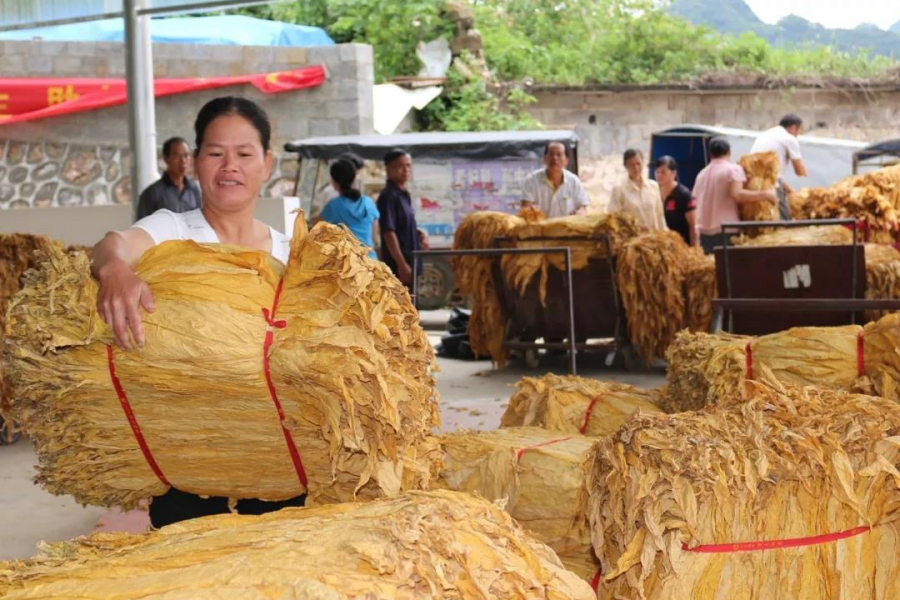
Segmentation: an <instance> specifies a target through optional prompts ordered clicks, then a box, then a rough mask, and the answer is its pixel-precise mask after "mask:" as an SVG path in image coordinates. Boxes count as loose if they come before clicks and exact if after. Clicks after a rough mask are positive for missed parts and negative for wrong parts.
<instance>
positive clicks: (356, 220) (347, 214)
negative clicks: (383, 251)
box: [320, 196, 381, 260]
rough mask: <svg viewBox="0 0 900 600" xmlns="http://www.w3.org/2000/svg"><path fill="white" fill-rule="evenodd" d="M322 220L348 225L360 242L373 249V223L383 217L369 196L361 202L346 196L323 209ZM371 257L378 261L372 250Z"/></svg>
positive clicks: (329, 203)
mask: <svg viewBox="0 0 900 600" xmlns="http://www.w3.org/2000/svg"><path fill="white" fill-rule="evenodd" d="M320 216H321V217H322V220H323V221H325V222H327V223H332V224H333V225H346V226H347V229H349V230H350V231H352V232H353V235H355V236H356V237H357V238H358V239H359V241H361V242H362V243H363V244H365V245H366V246H368V247H369V248H372V247H373V246H374V245H375V244H374V242H373V241H372V223H374V222H375V221H376V219H378V218H379V217H380V216H381V215H380V214H379V213H378V207H376V206H375V201H374V200H372V199H371V198H369V197H368V196H361V197H360V199H359V200H351V199H350V198H347V197H346V196H338V197H337V198H332V199H331V200H329V201H328V204H326V205H325V208H323V209H322V214H321V215H320ZM369 256H370V257H372V258H374V259H376V260H377V259H378V255H377V254H375V251H374V250H372V251H371V252H369Z"/></svg>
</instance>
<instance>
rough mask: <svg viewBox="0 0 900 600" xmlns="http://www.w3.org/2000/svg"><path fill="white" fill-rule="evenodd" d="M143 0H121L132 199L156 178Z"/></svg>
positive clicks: (150, 55) (150, 49) (150, 50)
mask: <svg viewBox="0 0 900 600" xmlns="http://www.w3.org/2000/svg"><path fill="white" fill-rule="evenodd" d="M145 3H146V0H123V3H122V9H123V18H124V20H125V73H126V76H127V78H128V80H127V89H128V141H129V145H130V146H131V202H132V206H133V209H134V211H135V212H136V211H137V204H138V197H139V196H140V194H141V192H142V191H143V190H144V189H145V188H146V187H147V186H148V185H150V184H151V183H153V182H154V181H156V180H157V179H158V178H159V172H158V171H157V168H156V108H155V104H154V100H153V47H152V44H151V43H150V17H142V16H138V11H139V10H140V9H142V8H143V7H144V5H145Z"/></svg>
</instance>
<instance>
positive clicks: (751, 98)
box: [528, 87, 900, 159]
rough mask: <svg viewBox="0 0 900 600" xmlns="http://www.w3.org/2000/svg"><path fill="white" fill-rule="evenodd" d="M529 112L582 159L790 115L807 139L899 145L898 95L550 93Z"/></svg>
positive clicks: (766, 124)
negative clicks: (572, 134)
mask: <svg viewBox="0 0 900 600" xmlns="http://www.w3.org/2000/svg"><path fill="white" fill-rule="evenodd" d="M533 93H534V95H535V97H536V98H537V102H536V103H534V104H532V105H530V106H529V107H528V110H529V112H530V113H531V114H532V115H533V116H534V117H535V118H537V119H539V120H540V121H541V122H542V123H543V124H544V125H545V126H546V127H547V128H548V129H575V130H576V131H577V132H578V135H579V137H580V138H581V143H580V144H579V149H578V154H579V159H580V158H582V157H584V158H586V159H592V158H603V157H605V156H609V155H619V156H621V153H622V152H624V151H625V150H626V149H628V148H638V149H640V150H643V151H645V152H647V151H648V150H649V149H650V136H651V135H652V134H653V133H654V132H655V131H660V130H662V129H666V128H668V127H674V126H677V125H682V124H686V123H692V124H702V125H720V126H725V127H737V128H742V129H755V130H764V129H768V128H770V127H774V126H775V125H777V124H778V121H779V120H780V119H781V117H782V116H784V115H785V114H787V113H797V114H799V115H800V116H801V117H802V118H803V120H804V122H805V124H806V125H805V129H806V131H805V133H807V134H809V135H816V136H821V137H835V138H843V139H849V140H857V141H870V142H876V141H879V140H883V139H889V138H893V137H896V125H895V124H896V123H897V120H898V118H900V89H881V90H877V89H876V90H873V89H866V88H863V87H855V88H842V89H814V88H796V89H749V90H748V89H694V90H689V89H679V90H628V91H613V90H604V89H548V88H543V89H539V90H537V91H534V92H533Z"/></svg>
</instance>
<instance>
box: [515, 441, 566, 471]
mask: <svg viewBox="0 0 900 600" xmlns="http://www.w3.org/2000/svg"><path fill="white" fill-rule="evenodd" d="M571 439H572V436H569V437H564V438H559V439H558V440H548V441H546V442H541V443H540V444H535V445H533V446H525V447H524V448H519V450H518V451H517V452H516V464H518V462H519V461H520V460H522V455H523V454H525V452H527V451H528V450H533V449H534V448H540V447H542V446H550V445H551V444H558V443H560V442H565V441H566V440H571Z"/></svg>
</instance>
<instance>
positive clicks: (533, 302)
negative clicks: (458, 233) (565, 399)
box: [413, 235, 625, 375]
mask: <svg viewBox="0 0 900 600" xmlns="http://www.w3.org/2000/svg"><path fill="white" fill-rule="evenodd" d="M529 241H541V242H547V243H551V244H552V243H556V242H558V243H560V244H564V243H571V242H573V241H592V242H595V243H601V244H604V245H605V246H606V249H607V256H606V257H605V258H597V259H591V260H590V261H589V263H588V266H587V267H586V268H584V269H579V270H578V271H572V265H571V249H570V248H569V247H567V246H552V247H544V248H512V247H509V246H510V245H511V243H512V240H510V239H508V238H497V239H496V240H495V243H496V245H497V246H499V247H497V248H492V249H485V250H430V251H420V252H416V253H415V255H414V258H413V262H414V263H415V264H414V265H413V268H414V269H415V266H416V264H418V261H419V260H420V259H425V258H426V257H430V256H467V255H468V256H472V255H476V256H490V257H494V258H495V261H494V269H493V277H494V282H495V288H496V289H497V293H498V295H499V300H500V305H501V306H502V307H503V311H504V317H505V320H506V323H507V325H506V334H505V339H504V346H505V347H506V348H507V349H510V350H520V351H522V352H523V353H524V356H525V359H526V364H528V366H530V367H532V368H534V367H536V366H537V364H538V361H539V359H538V351H539V350H541V349H545V350H565V351H568V355H569V372H570V373H571V374H572V375H575V374H576V373H577V359H576V356H577V354H578V353H581V352H607V356H606V363H607V365H611V364H612V362H613V361H614V360H615V357H616V355H617V353H619V352H620V351H621V350H622V349H623V347H624V341H623V340H624V336H625V326H624V315H623V314H622V310H621V307H620V303H619V294H618V290H617V289H616V278H615V263H614V260H615V259H614V258H613V257H612V253H611V252H610V251H609V250H610V243H609V239H608V237H607V236H605V235H601V236H592V237H589V238H536V239H533V240H529ZM504 246H505V247H504ZM516 254H519V255H521V254H563V255H564V257H565V263H564V264H565V268H564V269H563V270H562V271H560V270H558V269H552V268H551V269H549V270H548V277H547V295H546V303H545V304H542V303H541V301H540V278H539V277H537V276H535V278H534V279H533V280H532V281H531V282H530V283H529V284H528V287H527V288H526V289H525V292H524V293H523V294H519V292H518V290H515V289H512V287H511V286H510V284H509V282H507V280H506V278H505V277H504V276H503V271H502V266H501V260H500V259H501V258H502V257H503V256H506V255H516ZM414 272H415V271H414ZM413 298H414V300H413V301H414V302H415V301H416V283H415V282H413ZM539 339H542V340H543V341H540V342H539V341H538V340H539Z"/></svg>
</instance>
